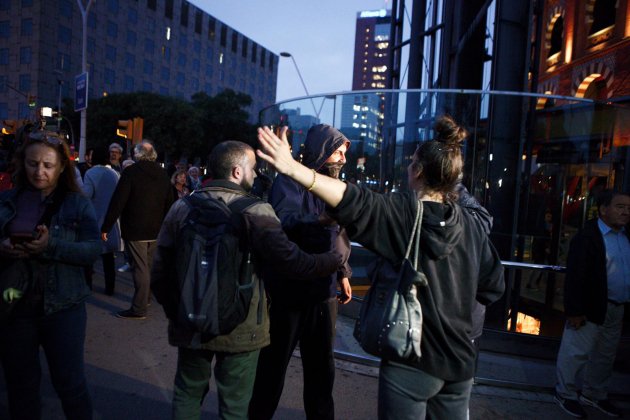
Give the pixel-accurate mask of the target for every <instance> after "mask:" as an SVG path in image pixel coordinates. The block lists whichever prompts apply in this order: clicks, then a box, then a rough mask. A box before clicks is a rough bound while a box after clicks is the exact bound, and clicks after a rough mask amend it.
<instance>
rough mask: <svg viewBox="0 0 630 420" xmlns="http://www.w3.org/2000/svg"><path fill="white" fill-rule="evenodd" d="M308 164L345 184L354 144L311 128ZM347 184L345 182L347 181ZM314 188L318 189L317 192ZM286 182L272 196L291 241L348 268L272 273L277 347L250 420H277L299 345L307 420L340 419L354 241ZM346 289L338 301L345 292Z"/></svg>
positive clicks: (261, 375) (262, 370) (279, 181)
mask: <svg viewBox="0 0 630 420" xmlns="http://www.w3.org/2000/svg"><path fill="white" fill-rule="evenodd" d="M304 147H305V149H304V153H303V159H302V162H303V164H304V165H306V167H308V168H309V169H308V170H309V172H312V173H313V174H315V173H318V174H322V175H327V176H330V177H332V178H335V179H337V178H339V173H340V172H341V169H342V167H343V165H344V164H345V163H346V158H345V154H346V152H347V150H348V148H349V147H350V141H349V140H348V139H347V138H346V137H345V136H344V135H343V134H341V133H340V132H339V131H338V130H337V129H335V128H333V127H331V126H329V125H325V124H319V125H315V126H313V127H311V128H310V129H309V131H308V134H307V136H306V140H305V142H304ZM339 182H341V181H339ZM309 185H310V184H309ZM309 185H306V186H302V185H300V184H299V183H297V182H295V181H294V180H292V179H291V178H289V177H287V176H285V175H278V177H277V178H276V179H275V181H274V183H273V186H272V187H271V191H270V193H269V202H270V203H271V205H272V206H273V208H274V210H275V212H276V214H277V215H278V218H279V219H280V221H281V222H282V227H283V229H284V231H285V232H286V234H287V236H288V237H289V239H290V240H291V241H293V242H295V243H296V244H297V245H298V246H299V247H300V249H302V250H303V251H305V252H308V253H322V252H329V251H332V250H336V251H337V252H338V253H339V254H341V255H342V256H343V262H342V264H341V265H340V266H339V269H338V271H337V272H336V273H334V274H333V275H331V276H326V277H322V278H318V279H315V280H312V281H300V279H297V278H294V277H293V278H292V277H287V276H284V275H282V274H280V273H270V274H269V275H268V276H267V278H268V281H267V283H266V287H267V290H268V293H269V296H270V299H271V306H270V321H271V323H270V333H271V345H270V346H268V347H266V348H264V349H262V350H261V353H260V358H259V362H258V369H257V372H256V382H255V384H254V392H253V397H252V401H251V403H250V410H249V413H250V419H253V420H259V419H265V420H268V419H271V418H272V416H273V414H274V412H275V410H276V408H277V406H278V402H279V401H280V397H281V395H282V389H283V387H284V377H285V374H286V370H287V367H288V365H289V361H290V359H291V356H292V354H293V350H294V349H295V347H296V345H297V343H299V344H300V354H301V356H302V366H303V370H304V410H305V411H306V416H307V418H309V419H311V418H313V419H315V418H317V419H333V418H334V402H333V397H332V390H333V383H334V379H335V361H334V358H333V348H334V342H335V323H336V319H337V305H338V303H341V304H346V303H348V302H349V301H350V300H351V298H352V289H351V286H350V280H349V279H350V277H351V275H352V271H351V269H350V266H349V264H348V257H349V256H350V241H349V239H348V236H347V234H346V233H345V231H344V230H343V229H342V228H341V227H340V226H339V225H338V224H337V222H335V221H334V220H333V219H331V218H330V217H329V216H328V215H327V212H326V204H325V203H324V201H322V200H321V199H319V198H317V197H316V196H314V195H313V194H312V192H311V190H312V187H313V186H312V185H311V186H310V188H309ZM338 287H339V289H340V291H341V292H340V295H339V298H337V288H338Z"/></svg>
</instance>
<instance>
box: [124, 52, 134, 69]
mask: <svg viewBox="0 0 630 420" xmlns="http://www.w3.org/2000/svg"><path fill="white" fill-rule="evenodd" d="M125 67H127V69H128V70H132V71H133V69H134V67H136V56H135V55H133V54H131V53H125Z"/></svg>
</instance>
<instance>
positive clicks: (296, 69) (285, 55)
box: [280, 51, 319, 120]
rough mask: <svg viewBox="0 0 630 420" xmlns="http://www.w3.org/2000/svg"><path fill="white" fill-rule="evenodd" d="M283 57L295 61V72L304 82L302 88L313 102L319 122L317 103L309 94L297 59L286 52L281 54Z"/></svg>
mask: <svg viewBox="0 0 630 420" xmlns="http://www.w3.org/2000/svg"><path fill="white" fill-rule="evenodd" d="M280 56H281V57H285V58H291V60H293V65H294V66H295V71H297V74H298V76H300V82H302V87H304V92H306V96H308V97H309V99H310V100H311V105H313V111H315V115H316V116H317V120H319V112H317V107H315V101H313V98H312V97H311V94H310V93H308V89H307V88H306V83H304V79H303V78H302V73H300V68H299V67H298V65H297V63H296V62H295V58H294V57H293V55H291V53H288V52H286V51H283V52H281V53H280Z"/></svg>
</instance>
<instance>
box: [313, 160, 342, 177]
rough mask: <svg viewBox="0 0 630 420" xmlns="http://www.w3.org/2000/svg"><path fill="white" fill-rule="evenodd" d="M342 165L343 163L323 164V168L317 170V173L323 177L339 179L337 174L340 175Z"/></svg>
mask: <svg viewBox="0 0 630 420" xmlns="http://www.w3.org/2000/svg"><path fill="white" fill-rule="evenodd" d="M343 165H344V163H343V162H329V163H324V166H322V167H321V168H320V169H319V173H321V174H323V175H328V176H329V177H331V178H337V179H339V174H340V173H341V168H343Z"/></svg>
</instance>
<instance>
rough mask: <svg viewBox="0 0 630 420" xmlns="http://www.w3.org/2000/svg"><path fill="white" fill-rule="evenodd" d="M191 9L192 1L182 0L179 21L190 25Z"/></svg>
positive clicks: (183, 24) (184, 24)
mask: <svg viewBox="0 0 630 420" xmlns="http://www.w3.org/2000/svg"><path fill="white" fill-rule="evenodd" d="M189 9H190V3H188V2H187V1H186V0H184V1H182V9H181V10H182V14H181V16H180V17H179V23H180V24H181V25H182V26H188V13H189Z"/></svg>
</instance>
